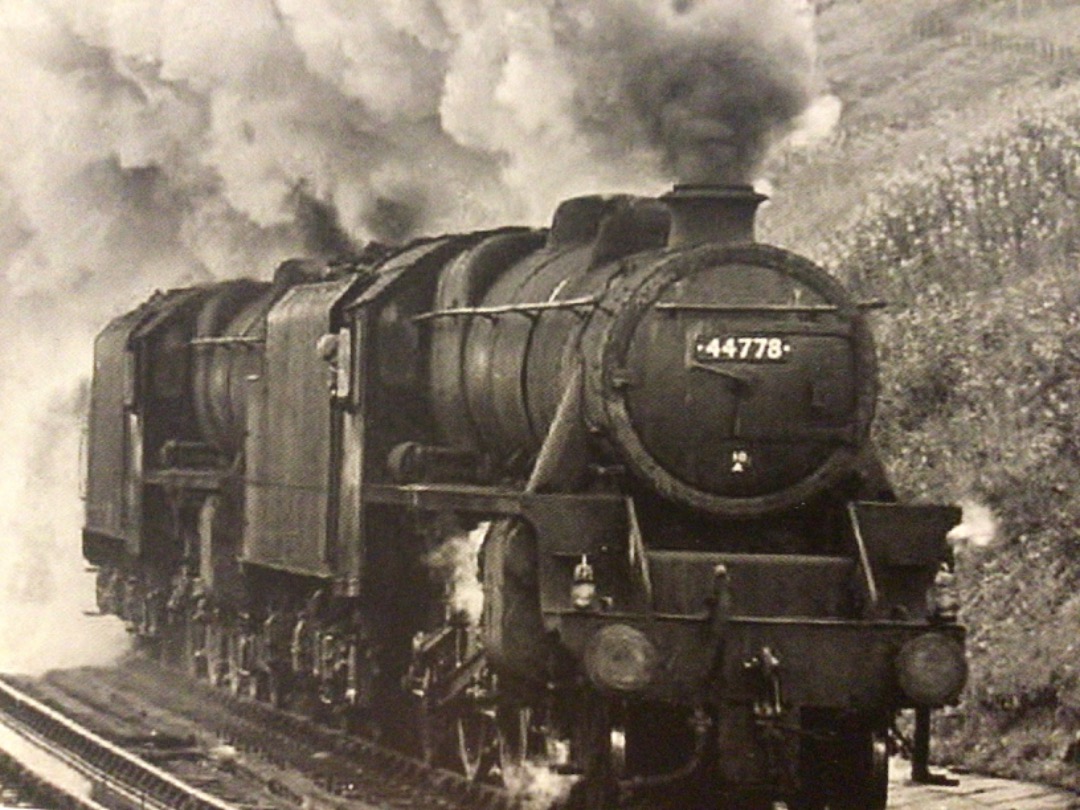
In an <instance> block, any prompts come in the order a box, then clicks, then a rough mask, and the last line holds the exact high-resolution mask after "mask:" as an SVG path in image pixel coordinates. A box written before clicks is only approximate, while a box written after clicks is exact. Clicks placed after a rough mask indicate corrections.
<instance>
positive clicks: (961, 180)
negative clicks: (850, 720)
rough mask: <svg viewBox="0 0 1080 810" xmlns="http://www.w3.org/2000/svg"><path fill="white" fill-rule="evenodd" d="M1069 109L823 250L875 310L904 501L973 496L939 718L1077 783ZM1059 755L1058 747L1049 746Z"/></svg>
mask: <svg viewBox="0 0 1080 810" xmlns="http://www.w3.org/2000/svg"><path fill="white" fill-rule="evenodd" d="M1078 144H1080V115H1072V116H1068V115H1061V114H1052V113H1040V114H1037V115H1033V116H1031V117H1030V118H1029V119H1028V120H1025V121H1023V122H1021V123H1020V124H1019V125H1018V126H1017V127H1016V128H1015V129H1013V130H1011V131H1010V132H1008V133H1007V134H1003V135H1000V136H996V137H994V138H992V139H991V140H990V141H989V142H988V143H987V144H986V145H985V147H984V148H981V149H979V150H977V151H973V152H972V153H971V154H969V155H967V156H964V157H961V158H957V159H954V160H950V161H947V162H945V163H943V164H942V165H940V166H939V167H937V168H933V169H932V168H929V167H922V169H921V170H920V171H917V172H915V173H912V174H911V175H909V176H906V177H904V178H901V179H898V180H897V181H895V182H894V183H892V184H890V186H889V187H888V188H886V189H883V191H882V192H881V194H880V196H879V197H878V198H877V199H875V200H873V201H871V202H870V203H869V204H868V206H867V209H866V211H865V212H864V215H863V217H862V218H861V219H860V220H859V224H858V225H857V226H856V227H854V228H853V229H851V230H850V231H848V232H847V233H842V234H840V235H838V236H837V237H835V238H833V239H831V240H830V241H828V242H827V243H826V244H825V245H823V246H822V249H821V252H822V253H824V254H825V255H826V256H827V257H828V263H830V264H832V265H834V266H837V267H839V268H842V269H841V271H840V275H842V276H844V277H846V278H847V280H848V281H849V282H850V283H851V284H852V285H853V286H854V287H855V289H856V290H858V291H859V293H860V294H861V295H864V296H867V297H885V298H886V299H887V300H889V301H890V303H891V307H890V309H889V310H888V311H887V312H886V313H885V314H883V315H879V316H877V317H878V323H877V327H878V328H877V334H878V343H879V352H880V357H881V365H882V379H881V396H880V400H879V418H878V422H877V427H876V434H875V435H876V439H877V441H878V443H879V446H880V448H881V451H882V454H883V456H884V457H885V460H886V463H887V465H888V466H889V468H890V472H891V473H892V476H893V480H894V482H895V484H896V486H897V488H898V490H899V492H900V494H901V496H902V497H905V498H913V499H917V500H928V501H945V502H950V501H951V502H955V501H977V502H980V503H983V504H986V505H988V506H989V507H990V508H991V509H992V510H993V512H994V513H995V515H996V516H997V518H998V520H999V526H1000V528H999V538H998V542H997V543H996V544H995V545H994V546H993V547H991V548H990V549H987V550H985V551H981V552H980V551H969V552H968V553H967V555H966V556H964V557H962V558H961V560H960V564H959V572H958V582H959V583H960V587H961V592H962V597H963V606H964V607H963V611H962V618H963V620H964V621H965V623H966V624H967V625H968V627H969V632H970V636H969V650H970V661H971V667H972V670H971V682H970V686H969V689H968V693H967V697H966V699H965V704H964V707H963V709H962V711H961V712H960V714H959V716H958V718H955V717H954V718H953V719H952V721H951V722H950V723H949V724H948V728H950V729H951V730H952V740H951V743H950V742H948V741H947V742H946V750H947V751H949V752H950V755H951V756H954V757H957V758H961V759H963V760H965V762H966V764H968V765H969V766H974V767H981V768H989V769H993V770H996V771H999V772H1003V773H1008V774H1013V775H1024V776H1028V777H1031V778H1041V779H1050V780H1054V781H1058V782H1061V783H1063V784H1068V785H1070V786H1072V787H1075V786H1076V785H1077V782H1078V781H1080V780H1078V777H1077V775H1076V774H1073V773H1072V772H1071V771H1072V770H1073V769H1072V768H1071V767H1068V766H1065V765H1063V764H1062V763H1061V761H1060V753H1061V751H1062V749H1063V748H1064V747H1065V746H1066V745H1067V744H1068V742H1069V741H1071V740H1072V739H1073V737H1074V736H1075V735H1076V733H1077V732H1078V731H1080V597H1077V596H1076V593H1077V585H1080V414H1078V410H1080V314H1078V312H1080V284H1078V283H1077V279H1078V276H1077V271H1078V266H1077V265H1078V256H1080V213H1078V205H1080V146H1078ZM1051 754H1053V756H1050V755H1051Z"/></svg>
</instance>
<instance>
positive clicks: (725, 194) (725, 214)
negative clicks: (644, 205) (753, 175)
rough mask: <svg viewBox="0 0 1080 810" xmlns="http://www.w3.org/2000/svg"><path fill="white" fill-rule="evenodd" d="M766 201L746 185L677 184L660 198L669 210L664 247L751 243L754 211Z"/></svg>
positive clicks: (763, 196)
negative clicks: (705, 243)
mask: <svg viewBox="0 0 1080 810" xmlns="http://www.w3.org/2000/svg"><path fill="white" fill-rule="evenodd" d="M766 199H768V198H767V197H766V196H765V195H764V194H758V193H757V192H756V191H754V189H752V188H751V187H750V186H715V185H677V186H675V188H674V189H673V190H671V191H669V192H668V193H667V194H665V195H664V196H663V197H661V198H660V200H661V201H662V202H664V203H665V204H666V205H667V207H668V208H669V209H670V210H671V233H670V235H669V236H668V242H667V243H668V247H686V246H687V245H695V244H699V243H701V242H722V243H727V244H735V243H739V242H753V241H754V212H755V211H757V207H758V205H760V204H761V203H762V202H763V201H765V200H766Z"/></svg>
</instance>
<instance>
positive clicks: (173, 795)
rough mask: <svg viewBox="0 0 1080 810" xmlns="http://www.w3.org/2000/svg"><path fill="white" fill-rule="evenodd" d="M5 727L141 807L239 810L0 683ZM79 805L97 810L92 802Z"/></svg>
mask: <svg viewBox="0 0 1080 810" xmlns="http://www.w3.org/2000/svg"><path fill="white" fill-rule="evenodd" d="M0 715H3V717H2V719H3V721H4V723H5V724H6V725H7V726H8V727H9V728H10V729H12V730H13V731H14V732H15V733H17V734H19V735H20V736H21V737H23V738H24V739H26V740H28V741H30V742H32V743H35V744H36V745H37V746H38V747H39V748H47V749H48V750H49V751H50V752H52V754H53V756H54V757H56V758H57V759H58V760H61V761H63V762H64V763H65V764H66V765H67V766H68V767H70V768H72V769H74V770H76V771H78V772H80V773H81V774H83V775H84V776H85V777H86V778H87V779H88V780H89V781H90V782H92V783H93V784H94V785H96V786H100V787H101V788H102V789H103V790H105V791H111V792H114V793H116V794H119V795H121V796H126V797H127V798H128V800H129V801H131V800H134V801H135V804H136V806H138V807H161V808H168V809H169V810H237V808H236V807H235V806H234V805H232V804H229V803H227V802H224V801H222V800H220V799H218V798H216V797H214V796H211V795H210V794H208V793H205V792H204V791H201V790H199V789H198V788H196V787H193V786H192V785H188V784H185V783H184V782H182V781H181V780H179V779H177V778H176V777H175V776H173V775H172V774H169V773H166V772H165V771H163V770H161V769H160V768H157V767H155V766H153V765H151V764H150V763H149V762H146V761H144V760H142V759H140V758H139V757H136V756H134V755H132V754H130V753H128V752H127V751H125V750H123V749H122V748H119V747H118V746H116V745H114V744H112V743H110V742H109V741H108V740H105V739H103V738H101V737H99V736H98V735H96V734H94V733H93V732H92V731H90V730H88V729H85V728H83V727H82V726H80V725H79V724H77V723H75V722H73V721H72V720H70V719H69V718H67V717H64V716H63V715H62V714H60V713H59V712H57V711H55V710H53V709H51V708H49V707H48V706H46V705H44V704H43V703H41V702H39V701H37V700H35V699H34V698H32V697H30V696H29V695H27V694H25V693H23V692H22V691H20V690H19V689H18V688H16V687H15V686H13V685H12V684H10V683H8V682H6V681H4V680H3V679H0ZM80 801H82V804H81V805H80V806H82V807H87V808H96V807H98V806H99V805H97V804H95V803H94V802H92V801H89V800H80Z"/></svg>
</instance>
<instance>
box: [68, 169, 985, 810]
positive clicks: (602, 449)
mask: <svg viewBox="0 0 1080 810" xmlns="http://www.w3.org/2000/svg"><path fill="white" fill-rule="evenodd" d="M761 199H762V198H761V197H760V196H759V195H757V194H755V193H754V192H753V191H752V190H750V189H749V188H744V187H719V186H678V187H676V188H675V189H674V191H672V192H670V193H668V194H666V195H664V196H663V197H661V198H659V199H653V198H636V197H628V196H613V197H598V196H597V197H583V198H578V199H572V200H569V201H567V202H565V203H563V204H562V205H561V206H560V207H559V209H558V211H557V212H556V214H555V217H554V220H553V222H552V224H551V227H550V228H547V229H528V228H506V229H500V230H493V231H486V232H478V233H466V234H459V235H448V236H440V237H436V238H430V239H424V240H419V241H415V242H412V243H410V244H406V245H404V246H402V247H398V248H384V247H381V246H371V247H369V248H368V249H366V250H365V251H364V252H363V253H362V254H361V255H359V256H357V257H353V258H351V259H350V260H348V261H342V262H340V263H337V264H330V265H320V264H316V263H313V262H305V261H290V262H286V263H285V264H284V265H282V267H281V268H279V270H278V271H277V273H276V275H275V277H274V279H273V281H271V282H257V281H250V280H238V281H228V282H222V283H216V284H207V285H203V286H198V287H192V288H189V289H180V290H171V291H169V292H165V293H159V294H157V295H155V296H154V297H153V298H151V299H150V300H149V301H148V302H147V303H145V304H144V305H143V306H141V307H139V308H138V309H136V310H134V311H132V312H129V313H127V314H124V315H122V316H120V317H119V318H117V319H116V320H114V321H113V322H112V323H110V324H109V325H108V326H107V327H106V328H105V330H104V331H103V332H102V333H101V335H100V337H99V338H98V340H97V343H96V347H95V365H94V379H93V385H92V395H91V406H90V416H89V474H88V485H87V498H86V526H85V531H84V552H85V556H86V558H87V559H88V560H89V561H90V562H91V563H92V564H93V565H95V566H97V568H98V572H99V573H98V598H99V602H100V606H101V608H102V610H103V611H106V612H110V613H115V614H117V615H119V616H121V617H123V618H124V619H125V620H126V621H127V622H128V623H129V625H130V627H131V628H132V630H133V631H134V632H137V633H138V634H139V635H141V636H145V637H147V638H149V639H156V640H158V641H159V642H160V643H161V645H162V647H163V648H165V649H166V650H167V651H169V654H171V655H173V656H175V657H176V658H177V659H179V660H181V661H183V662H184V663H185V664H186V665H188V666H190V667H191V669H192V670H193V671H194V672H197V673H199V674H201V675H203V676H204V677H208V678H210V679H212V680H214V681H215V682H219V683H222V684H224V685H227V686H229V687H231V688H233V689H235V690H237V691H244V692H248V693H250V694H251V695H253V696H256V697H260V698H263V699H267V700H272V701H275V702H279V703H287V704H289V705H292V706H294V707H300V708H305V709H308V710H310V711H313V712H318V713H320V714H321V715H322V716H324V717H325V718H327V719H328V720H330V721H333V722H340V723H345V724H348V725H349V726H350V727H352V728H354V729H355V730H357V732H358V733H365V734H370V735H376V736H378V737H379V738H380V739H382V740H385V741H387V742H389V743H392V744H395V745H399V746H404V747H411V748H412V749H413V750H421V751H423V754H424V756H425V758H426V759H427V760H428V761H429V762H431V763H432V764H438V765H443V766H446V765H452V766H455V767H457V768H458V769H459V770H461V771H463V772H465V773H466V774H468V775H469V776H470V777H472V778H475V779H478V780H496V779H499V778H502V779H504V780H506V779H507V778H508V775H509V774H511V773H512V772H513V769H514V768H515V767H516V766H522V765H523V764H524V763H534V764H536V765H538V766H542V767H546V768H550V769H553V770H557V771H560V772H563V773H568V774H576V775H577V776H578V784H577V785H576V789H575V791H574V794H573V800H574V801H576V802H578V803H579V804H580V805H581V806H583V807H586V808H589V810H597V809H598V808H607V807H613V806H616V805H617V804H618V803H619V801H620V800H621V798H623V797H625V796H632V795H638V794H649V793H650V792H652V793H653V795H654V796H655V797H656V798H655V799H654V800H653V804H654V805H655V806H659V804H660V803H661V798H662V797H663V796H675V795H677V796H678V797H679V798H678V801H677V806H679V807H740V808H745V807H756V806H764V807H767V806H770V803H771V802H773V801H781V800H782V801H785V802H787V804H788V806H789V807H793V808H803V810H810V809H811V808H824V807H830V808H863V809H865V808H884V807H885V800H886V791H887V774H886V761H885V740H886V736H887V734H888V732H889V730H890V729H891V727H892V725H893V722H894V719H895V717H896V715H897V713H898V712H899V711H900V710H901V709H903V708H912V707H913V708H917V709H921V710H923V711H924V712H925V711H927V710H929V709H931V708H935V707H940V706H943V705H946V704H949V703H951V702H953V701H955V700H956V699H957V697H958V695H959V693H960V691H961V689H962V687H963V685H964V682H965V678H966V667H965V663H964V654H963V632H962V629H961V628H960V627H959V626H958V625H957V624H956V622H955V616H954V615H952V611H951V610H950V609H949V606H948V605H947V604H944V602H943V601H942V600H935V578H936V576H937V574H938V573H939V571H940V570H941V568H942V566H943V565H946V564H947V563H948V560H949V548H948V544H947V542H946V538H945V534H946V532H947V531H948V529H949V528H950V527H951V526H952V525H954V524H955V523H956V522H957V519H958V514H957V510H956V509H955V508H953V507H945V506H932V505H910V504H900V503H897V502H895V498H894V497H893V495H892V491H891V489H890V486H889V483H888V481H887V480H886V477H885V475H884V472H883V469H882V465H881V464H880V462H879V460H878V459H877V457H876V455H875V452H874V449H873V446H872V444H871V442H870V439H869V434H870V427H871V420H872V417H873V412H874V406H875V399H876V361H875V352H874V348H873V343H872V338H871V335H870V332H869V329H868V325H867V322H866V318H865V313H864V309H865V308H866V307H865V305H861V304H859V303H858V302H856V301H854V300H853V299H852V298H851V296H850V295H849V293H848V292H847V291H846V290H845V289H844V287H843V286H842V285H840V284H839V283H838V282H837V281H836V280H835V279H833V278H832V277H831V276H830V275H828V274H827V273H826V272H825V271H824V270H822V269H821V268H820V267H818V266H817V265H815V264H814V263H813V262H811V261H809V260H808V259H806V258H804V257H801V256H798V255H796V254H793V253H791V252H789V251H786V250H782V249H779V248H776V247H772V246H768V245H764V244H760V243H757V242H755V241H754V237H753V223H754V216H755V211H756V208H757V205H758V204H759V202H760V201H761ZM477 578H478V579H477ZM470 586H473V590H472V591H470ZM480 594H482V599H477V598H474V597H476V596H478V595H480Z"/></svg>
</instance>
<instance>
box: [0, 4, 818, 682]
mask: <svg viewBox="0 0 1080 810" xmlns="http://www.w3.org/2000/svg"><path fill="white" fill-rule="evenodd" d="M812 27H813V13H812V9H811V6H810V3H808V2H807V0H709V1H706V0H498V1H497V0H380V1H379V2H375V0H206V2H200V3H190V2H185V1H184V0H100V2H99V1H98V0H95V2H85V0H0V325H2V328H3V335H4V340H3V341H2V342H0V402H2V404H3V407H4V419H3V420H0V440H2V441H3V447H4V453H3V454H2V456H0V531H2V532H3V535H2V536H0V541H2V543H3V545H2V546H0V549H2V550H0V563H3V575H2V579H0V604H2V605H3V607H2V608H0V611H2V613H0V625H2V624H6V625H7V626H9V627H11V626H15V627H18V626H25V623H26V622H27V620H26V617H25V616H23V615H21V614H20V615H18V616H16V613H17V609H16V606H17V605H21V604H25V603H26V601H27V600H26V598H25V597H27V595H28V594H34V597H33V601H34V602H35V604H42V605H46V604H49V605H51V604H53V602H54V601H55V600H57V599H59V594H64V593H74V592H76V590H77V589H75V588H71V587H67V586H66V585H65V584H61V583H69V582H74V581H76V580H78V581H82V580H79V577H78V574H77V571H76V572H75V573H72V572H70V571H68V572H67V573H64V574H63V576H60V575H59V574H58V573H57V571H58V570H59V569H60V568H64V569H65V570H67V568H74V569H77V568H78V567H79V566H80V565H81V563H80V561H79V558H80V552H79V547H78V535H79V527H80V524H81V515H80V513H79V512H80V510H79V504H78V501H77V498H76V494H75V485H74V481H75V469H76V465H77V455H78V454H77V450H76V448H77V446H78V442H77V437H78V421H79V414H80V412H81V411H82V409H83V405H84V402H83V401H82V400H81V399H80V393H79V392H80V391H81V390H82V388H81V386H82V380H83V379H84V378H85V376H86V375H87V374H88V372H89V369H90V354H91V345H92V337H93V335H94V333H95V332H96V331H98V330H99V329H100V327H101V326H102V324H103V323H104V322H105V321H106V320H107V319H108V318H109V317H111V316H113V315H115V314H117V313H119V312H121V311H123V310H124V309H127V308H129V307H131V306H132V305H134V304H135V303H136V302H137V301H140V300H142V299H145V298H146V297H147V296H148V295H149V294H150V293H151V292H152V291H153V289H154V288H156V287H170V286H177V285H182V284H190V283H193V282H199V281H203V280H208V279H212V278H224V277H234V276H238V275H262V276H265V275H267V274H268V273H269V272H270V270H271V269H272V268H273V266H274V265H275V264H277V263H278V262H279V261H280V260H282V259H283V258H286V257H288V256H290V255H295V254H297V253H303V254H307V255H311V254H315V255H329V254H335V253H339V252H341V251H343V250H346V249H348V248H350V247H353V246H356V245H358V244H360V243H362V242H363V241H365V240H368V239H372V238H375V239H381V240H398V239H405V238H408V237H410V236H413V235H415V234H419V233H431V232H436V231H440V230H451V229H453V230H460V229H467V228H473V227H482V226H492V225H496V224H506V223H510V222H515V221H516V222H522V221H523V222H527V223H539V222H541V221H544V220H546V219H547V218H548V217H549V216H550V213H551V210H552V208H553V207H554V204H555V203H556V201H557V200H558V199H560V198H562V197H565V196H568V195H570V194H575V193H580V192H586V191H589V192H591V191H612V190H619V191H630V192H648V193H655V192H657V191H659V190H662V187H663V186H666V185H667V183H669V182H670V181H671V180H672V179H681V180H686V181H695V180H697V181H700V180H720V181H729V180H745V179H747V178H749V177H751V176H753V170H754V167H755V166H756V165H757V164H758V162H759V161H760V159H761V158H762V156H763V153H764V150H765V149H766V148H767V146H768V144H769V143H770V142H771V141H772V140H774V139H775V138H777V137H779V136H781V135H783V134H784V133H785V132H786V131H788V130H789V129H790V128H791V127H792V125H793V122H794V121H795V119H796V118H797V117H798V116H799V114H800V113H802V111H803V110H804V109H805V108H806V106H807V104H808V103H809V101H810V99H811V97H812V95H813V92H814V90H815V88H816V86H817V79H816V77H815V74H814V65H815V53H814V43H813V30H812ZM46 425H47V427H46ZM43 444H44V445H45V446H46V447H48V448H49V452H47V453H43V452H42V445H43ZM46 493H48V494H46ZM41 560H49V561H50V564H49V565H44V564H43V563H42V562H41ZM57 561H59V562H57ZM54 562H55V563H57V564H56V565H53V563H54ZM69 564H70V565H69ZM84 579H85V578H83V580H84ZM49 582H51V583H52V585H49V584H47V583H49ZM80 598H81V597H80ZM83 606H85V605H83ZM68 611H69V606H68V605H61V606H60V607H58V608H56V612H57V613H59V614H60V615H61V616H68V615H69V613H68ZM71 615H74V614H73V612H72V613H71ZM13 617H14V618H13ZM99 625H100V623H99ZM0 630H2V628H0ZM50 632H51V631H50ZM59 632H60V631H59V630H58V631H57V633H59ZM72 634H73V635H75V636H76V637H77V638H80V639H81V638H83V637H84V636H85V631H84V630H83V629H77V630H74V631H72ZM21 635H26V634H21ZM12 638H14V636H12V635H10V634H5V635H4V636H3V637H2V638H0V652H2V653H4V654H5V655H6V653H7V651H8V650H9V648H11V647H13V646H15V642H14V641H11V639H12ZM64 645H65V642H64V639H63V637H62V636H61V635H55V636H53V637H51V639H50V641H49V642H48V646H50V647H55V648H62V647H64ZM68 646H69V647H70V648H75V646H76V645H75V644H70V645H68ZM0 659H4V655H0ZM2 665H5V660H0V666H2Z"/></svg>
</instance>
